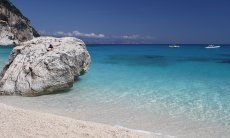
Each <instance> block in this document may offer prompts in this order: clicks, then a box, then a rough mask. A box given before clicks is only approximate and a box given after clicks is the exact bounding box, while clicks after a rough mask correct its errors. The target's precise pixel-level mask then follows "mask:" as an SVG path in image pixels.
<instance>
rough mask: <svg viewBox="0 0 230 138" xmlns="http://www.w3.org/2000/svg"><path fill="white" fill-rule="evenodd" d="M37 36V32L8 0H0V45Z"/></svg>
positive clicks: (13, 43) (12, 43) (11, 43)
mask: <svg viewBox="0 0 230 138" xmlns="http://www.w3.org/2000/svg"><path fill="white" fill-rule="evenodd" d="M34 37H39V34H38V32H37V31H36V30H35V29H34V28H33V27H32V25H31V23H30V20H29V19H28V18H26V17H25V16H24V15H23V14H22V13H21V12H20V10H19V9H17V8H16V7H15V6H14V5H13V4H12V3H11V2H10V1H9V0H0V46H1V45H15V44H17V42H25V41H28V40H31V39H33V38H34Z"/></svg>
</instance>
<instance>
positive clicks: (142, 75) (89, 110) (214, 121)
mask: <svg viewBox="0 0 230 138" xmlns="http://www.w3.org/2000/svg"><path fill="white" fill-rule="evenodd" d="M204 47H205V45H183V46H182V47H181V48H179V49H170V48H168V45H91V46H88V50H89V51H90V54H91V57H92V64H91V66H90V70H89V72H88V73H87V74H86V75H84V76H82V77H80V80H79V81H78V82H76V83H75V85H74V87H73V88H72V89H71V90H70V91H68V92H66V93H60V94H55V95H46V96H40V97H33V98H28V97H17V96H7V97H0V101H1V102H3V103H7V104H10V105H14V106H19V107H24V108H28V109H34V110H42V111H46V112H51V113H56V114H60V115H65V116H70V117H73V118H77V119H82V120H89V121H96V122H102V123H109V124H112V125H122V126H125V127H130V128H135V129H142V130H148V131H153V132H158V133H163V134H167V135H174V136H184V135H186V137H187V136H191V137H193V136H194V135H195V136H197V133H199V134H200V136H203V135H205V136H213V137H219V136H223V137H224V136H226V137H227V136H229V134H230V132H229V130H230V127H229V126H230V46H223V47H221V48H220V49H205V48H204ZM10 51H11V48H0V66H2V65H3V63H4V61H5V60H6V59H7V57H8V54H9V52H10ZM206 132H207V133H206Z"/></svg>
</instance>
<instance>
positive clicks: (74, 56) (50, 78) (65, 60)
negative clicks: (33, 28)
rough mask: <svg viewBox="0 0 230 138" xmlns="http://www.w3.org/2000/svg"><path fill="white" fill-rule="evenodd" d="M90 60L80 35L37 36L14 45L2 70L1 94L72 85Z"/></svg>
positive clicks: (47, 90)
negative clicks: (76, 36)
mask: <svg viewBox="0 0 230 138" xmlns="http://www.w3.org/2000/svg"><path fill="white" fill-rule="evenodd" d="M89 64H90V55H89V53H88V51H87V49H86V46H85V44H84V42H83V41H81V40H79V39H77V38H72V37H65V38H54V37H39V38H34V39H32V40H30V41H27V42H24V43H22V44H21V45H20V46H17V47H15V48H14V49H13V52H12V53H11V55H10V57H9V61H8V63H7V64H6V65H5V67H4V68H3V70H2V72H1V74H0V94H2V95H14V94H19V95H22V96H39V95H43V94H50V93H56V92H57V91H60V90H64V89H67V88H70V87H72V86H73V83H74V80H75V78H76V77H78V76H80V75H82V74H84V73H85V72H86V70H87V69H88V67H89Z"/></svg>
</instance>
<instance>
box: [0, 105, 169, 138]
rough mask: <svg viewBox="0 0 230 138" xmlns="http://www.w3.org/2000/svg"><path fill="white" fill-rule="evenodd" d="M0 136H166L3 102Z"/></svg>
mask: <svg viewBox="0 0 230 138" xmlns="http://www.w3.org/2000/svg"><path fill="white" fill-rule="evenodd" d="M0 122H1V124H0V134H1V137H3V138H4V137H96V138H97V137H118V138H119V137H122V138H158V137H166V136H162V135H160V134H154V133H151V132H147V131H141V130H132V129H128V128H123V127H118V126H110V125H106V124H100V123H94V122H88V121H81V120H75V119H72V118H68V117H64V116H58V115H54V114H49V113H42V112H36V111H31V110H24V109H21V108H16V107H12V106H8V105H5V104H2V103H0Z"/></svg>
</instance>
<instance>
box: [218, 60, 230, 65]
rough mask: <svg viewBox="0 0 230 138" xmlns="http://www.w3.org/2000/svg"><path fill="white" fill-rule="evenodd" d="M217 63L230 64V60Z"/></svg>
mask: <svg viewBox="0 0 230 138" xmlns="http://www.w3.org/2000/svg"><path fill="white" fill-rule="evenodd" d="M217 63H223V64H230V59H225V60H222V61H219V62H217Z"/></svg>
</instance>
